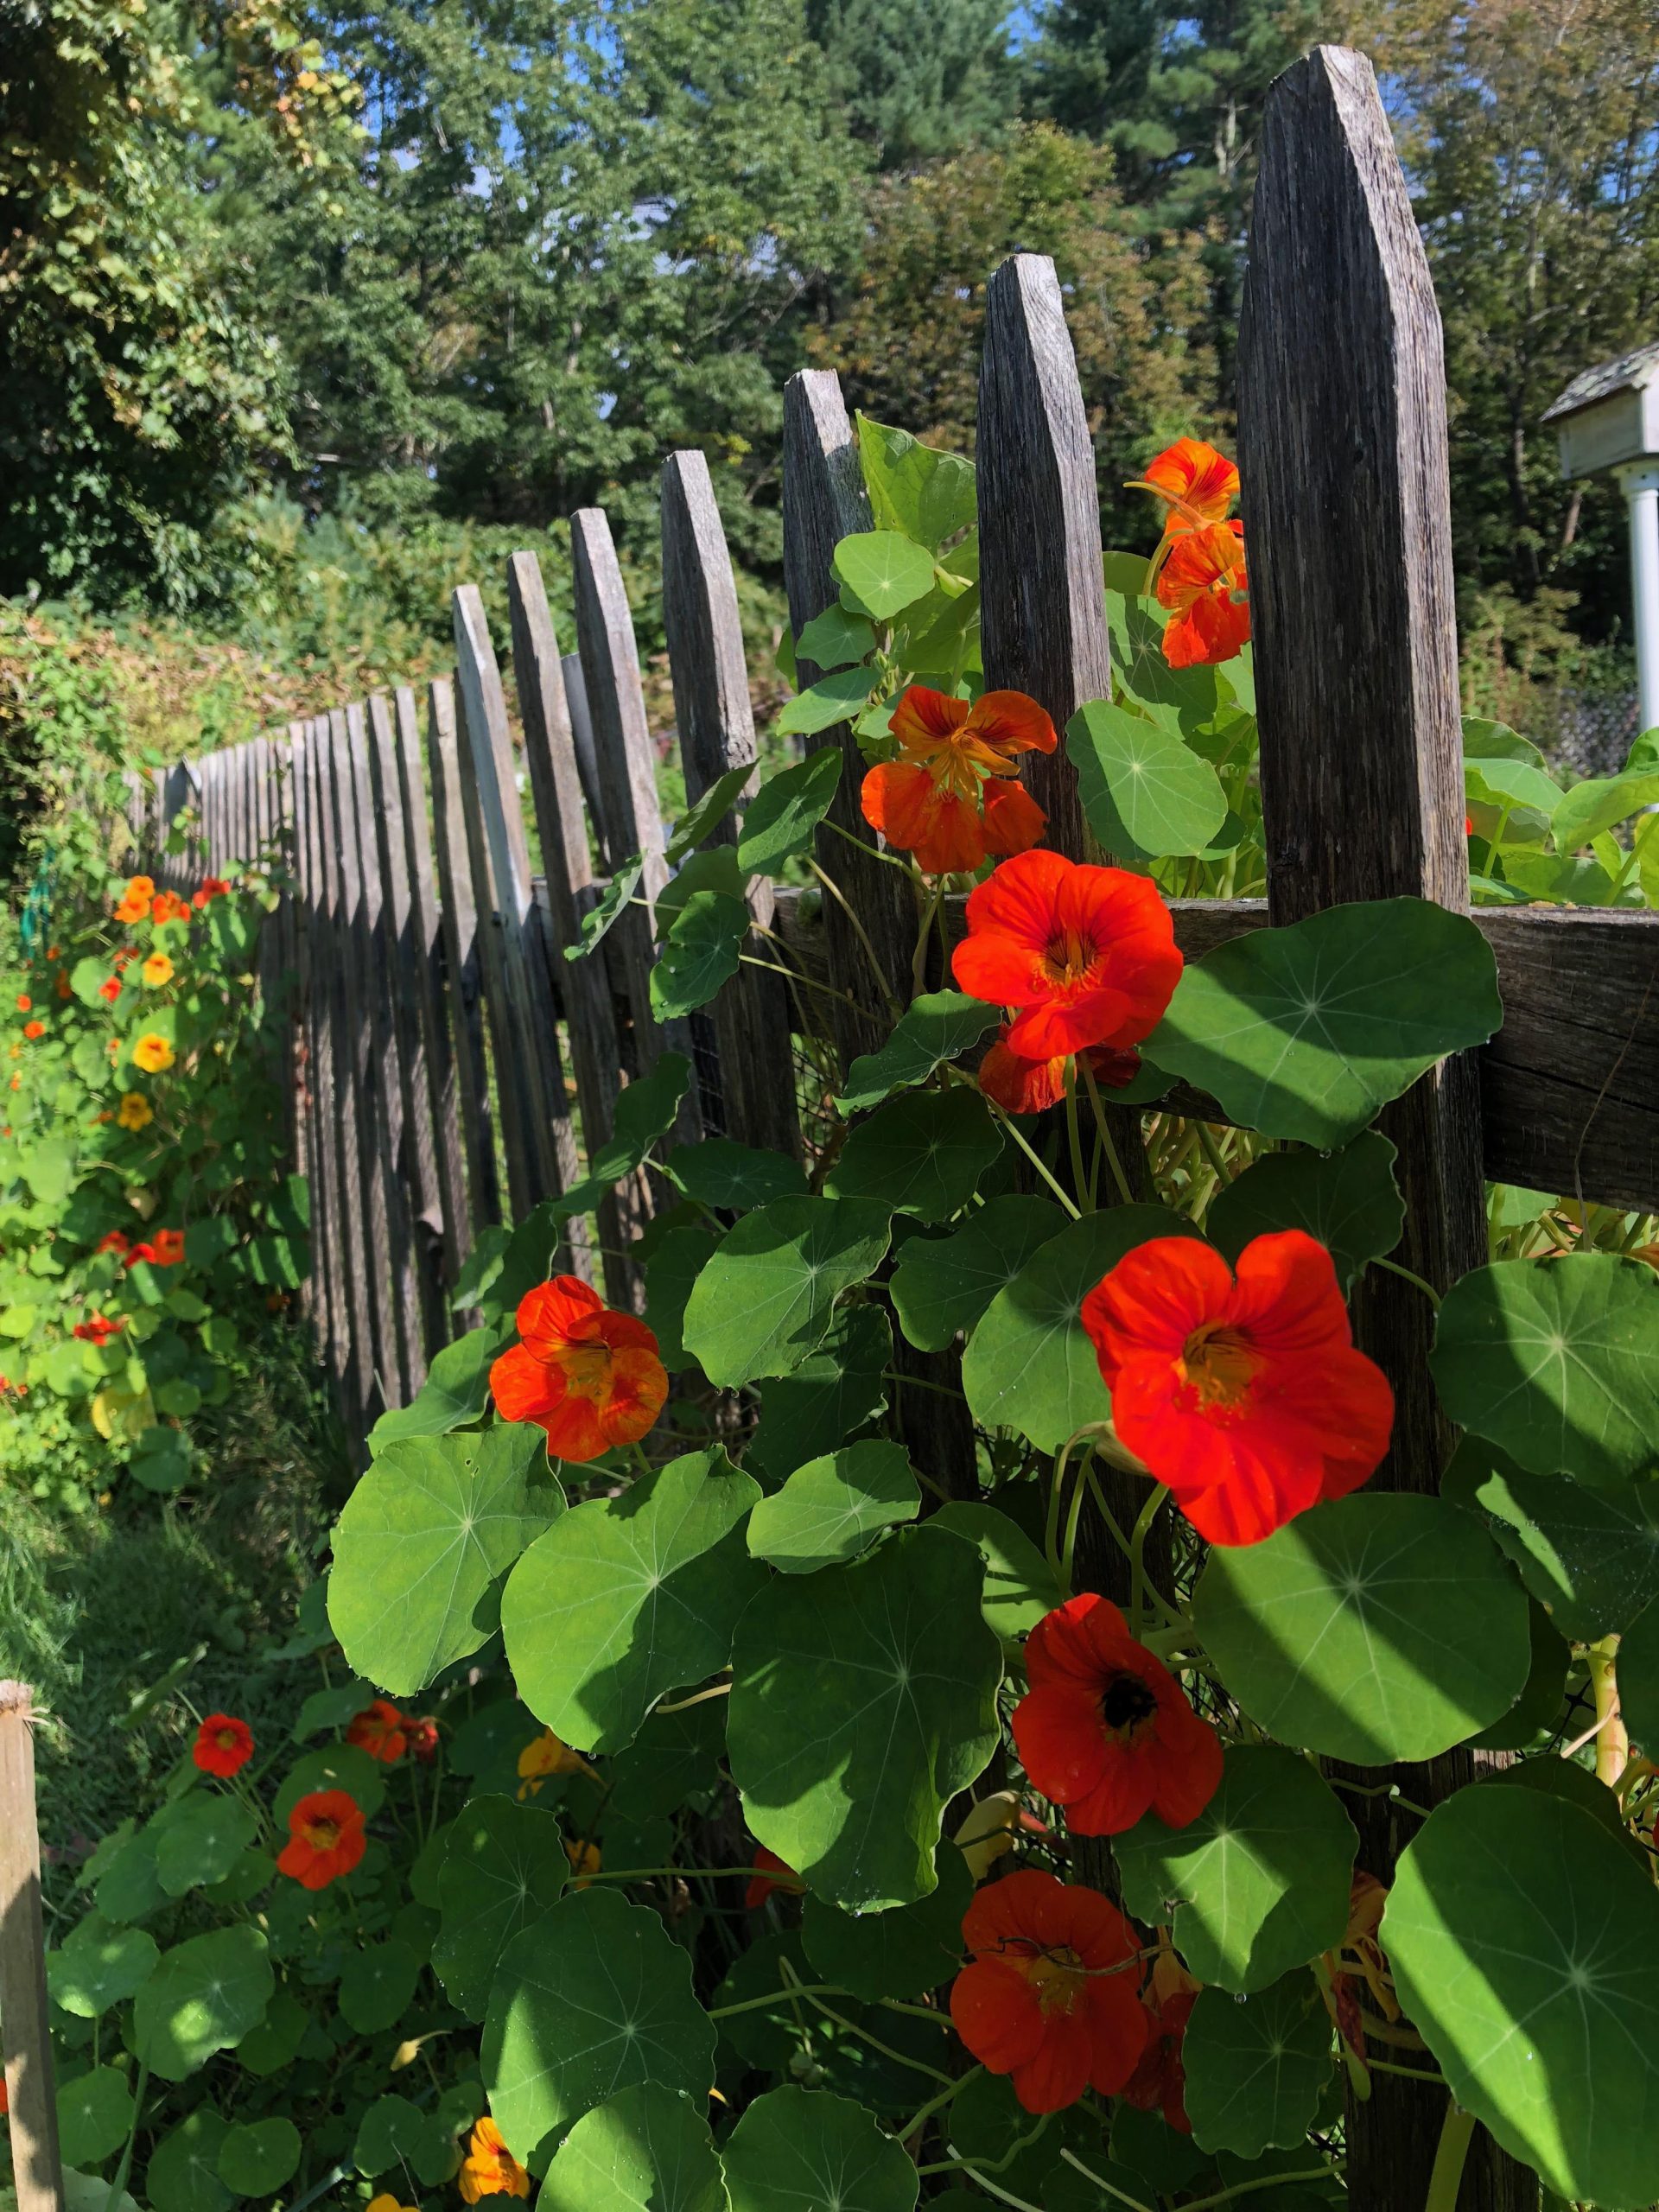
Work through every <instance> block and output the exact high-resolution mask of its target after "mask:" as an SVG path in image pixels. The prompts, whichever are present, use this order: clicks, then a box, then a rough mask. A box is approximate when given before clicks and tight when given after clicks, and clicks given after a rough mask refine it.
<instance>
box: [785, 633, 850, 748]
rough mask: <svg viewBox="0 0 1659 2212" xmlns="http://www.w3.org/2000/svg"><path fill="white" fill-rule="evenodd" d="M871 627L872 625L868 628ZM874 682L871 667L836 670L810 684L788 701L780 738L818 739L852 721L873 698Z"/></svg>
mask: <svg viewBox="0 0 1659 2212" xmlns="http://www.w3.org/2000/svg"><path fill="white" fill-rule="evenodd" d="M866 627H867V628H868V624H866ZM873 681H874V677H873V675H872V671H870V670H869V669H868V668H837V669H832V670H831V671H830V672H829V674H828V675H827V676H821V677H819V678H818V680H817V683H809V684H808V685H807V687H806V689H805V690H804V691H798V692H797V693H796V695H795V696H794V697H793V698H792V699H790V700H786V701H785V704H784V709H783V712H782V713H781V714H780V715H779V717H778V720H777V723H776V725H775V728H776V731H777V734H778V735H779V737H816V736H817V733H818V732H819V731H820V730H824V729H833V728H835V727H836V723H837V722H844V721H851V720H852V718H853V716H854V715H855V714H856V713H857V712H858V710H859V709H860V708H861V706H862V705H863V704H864V702H865V701H866V700H867V699H868V697H869V696H870V685H871V683H872V682H873Z"/></svg>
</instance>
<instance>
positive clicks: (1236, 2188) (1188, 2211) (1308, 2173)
mask: <svg viewBox="0 0 1659 2212" xmlns="http://www.w3.org/2000/svg"><path fill="white" fill-rule="evenodd" d="M1064 2155H1065V2154H1064V2153H1062V2156H1064ZM1346 2168H1347V2161H1346V2159H1344V2158H1332V2159H1331V2160H1330V2161H1329V2163H1328V2164H1325V2165H1322V2166H1304V2167H1303V2168H1302V2169H1301V2170H1300V2172H1297V2173H1294V2174H1258V2175H1257V2176H1256V2177H1255V2180H1254V2181H1236V2182H1235V2183H1233V2185H1232V2187H1231V2188H1230V2189H1218V2190H1217V2191H1216V2193H1215V2195H1214V2196H1195V2197H1194V2198H1193V2199H1192V2202H1191V2203H1190V2204H1183V2205H1182V2207H1181V2212H1212V2208H1213V2207H1214V2206H1215V2205H1217V2204H1230V2203H1231V2202H1232V2201H1233V2199H1234V2198H1235V2197H1236V2196H1252V2195H1254V2193H1255V2191H1256V2190H1258V2189H1273V2188H1274V2187H1283V2186H1285V2185H1286V2184H1287V2183H1294V2182H1299V2181H1328V2180H1329V2179H1330V2177H1331V2176H1332V2174H1339V2173H1343V2172H1344V2171H1346Z"/></svg>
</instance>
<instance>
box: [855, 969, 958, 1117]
mask: <svg viewBox="0 0 1659 2212" xmlns="http://www.w3.org/2000/svg"><path fill="white" fill-rule="evenodd" d="M997 1019H998V1017H997V1012H996V1008H995V1007H991V1006H987V1005H986V1003H985V1001H983V999H970V998H969V995H968V994H967V993H966V992H965V991H924V992H923V994H922V995H921V996H920V997H919V998H916V999H912V1001H911V1002H910V1004H909V1005H908V1006H907V1007H906V1008H905V1011H904V1012H903V1014H900V1015H899V1020H898V1021H897V1022H896V1023H895V1025H894V1027H893V1034H892V1036H891V1037H889V1038H888V1039H887V1043H886V1044H885V1045H883V1046H882V1047H881V1049H880V1052H866V1053H864V1054H862V1055H861V1058H858V1059H855V1061H854V1062H853V1065H852V1066H851V1067H850V1068H849V1070H848V1071H847V1089H846V1095H845V1096H843V1097H841V1098H838V1099H836V1105H837V1106H838V1107H839V1108H840V1109H841V1111H842V1113H843V1114H859V1113H862V1112H863V1110H864V1109H865V1108H866V1107H867V1106H879V1105H880V1103H881V1101H882V1100H883V1099H884V1098H886V1097H887V1096H890V1094H891V1093H892V1092H893V1091H895V1090H905V1089H906V1088H907V1087H908V1086H909V1085H911V1084H918V1083H925V1082H926V1080H927V1078H928V1077H929V1076H931V1074H932V1072H933V1071H934V1069H935V1068H937V1067H938V1066H939V1065H941V1063H942V1062H944V1061H945V1060H954V1059H956V1058H958V1056H959V1055H960V1054H962V1053H963V1052H967V1051H968V1050H969V1047H970V1046H975V1045H977V1044H978V1042H979V1040H980V1039H981V1038H982V1036H984V1034H985V1033H986V1031H987V1030H988V1029H994V1028H995V1027H996V1023H997Z"/></svg>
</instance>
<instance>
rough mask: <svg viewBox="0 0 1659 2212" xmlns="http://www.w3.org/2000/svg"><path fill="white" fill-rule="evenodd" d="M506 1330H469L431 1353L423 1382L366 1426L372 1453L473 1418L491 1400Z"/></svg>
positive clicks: (437, 1433) (444, 1433)
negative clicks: (494, 1369)
mask: <svg viewBox="0 0 1659 2212" xmlns="http://www.w3.org/2000/svg"><path fill="white" fill-rule="evenodd" d="M506 1342H507V1332H505V1331H504V1330H502V1329H499V1328H487V1327H486V1328H482V1329H472V1330H469V1331H468V1332H467V1335H465V1336H464V1337H457V1338H455V1341H454V1344H445V1346H444V1347H443V1349H442V1351H440V1352H435V1353H434V1355H433V1358H432V1364H431V1365H430V1367H429V1368H428V1370H427V1371H426V1381H425V1383H423V1385H422V1387H421V1389H420V1390H419V1391H418V1392H417V1393H416V1395H415V1396H414V1397H413V1398H411V1399H410V1402H409V1403H408V1405H406V1406H400V1407H398V1408H396V1409H395V1410H394V1411H393V1412H391V1413H386V1414H381V1416H380V1418H379V1420H378V1421H376V1423H375V1424H374V1427H372V1429H371V1430H370V1431H369V1452H370V1454H371V1456H372V1455H373V1454H375V1453H378V1452H384V1451H385V1448H386V1446H388V1445H389V1444H396V1443H397V1441H398V1440H399V1439H400V1438H404V1437H409V1436H447V1435H448V1433H449V1432H450V1431H451V1429H455V1428H461V1427H465V1426H466V1424H467V1422H468V1421H476V1420H477V1419H478V1417H479V1415H480V1414H481V1413H482V1412H483V1410H484V1408H485V1406H486V1404H487V1402H488V1401H489V1395H490V1366H491V1363H492V1362H493V1360H494V1358H495V1356H496V1354H497V1353H498V1352H499V1351H500V1349H501V1347H502V1345H503V1344H505V1343H506Z"/></svg>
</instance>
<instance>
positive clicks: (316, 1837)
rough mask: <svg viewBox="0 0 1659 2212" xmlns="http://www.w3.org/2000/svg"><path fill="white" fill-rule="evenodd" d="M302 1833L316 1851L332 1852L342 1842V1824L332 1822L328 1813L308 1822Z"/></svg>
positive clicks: (303, 1826)
mask: <svg viewBox="0 0 1659 2212" xmlns="http://www.w3.org/2000/svg"><path fill="white" fill-rule="evenodd" d="M300 1833H301V1834H302V1835H303V1836H304V1838H305V1840H306V1841H307V1842H308V1844H309V1845H310V1846H311V1847H312V1848H313V1850H315V1851H332V1850H333V1849H334V1846H335V1845H336V1844H337V1843H338V1842H339V1841H340V1822H339V1821H331V1820H330V1819H329V1818H328V1815H327V1814H326V1813H323V1814H319V1815H317V1816H316V1818H315V1819H314V1820H309V1821H305V1822H304V1823H303V1825H302V1827H301V1830H300Z"/></svg>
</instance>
